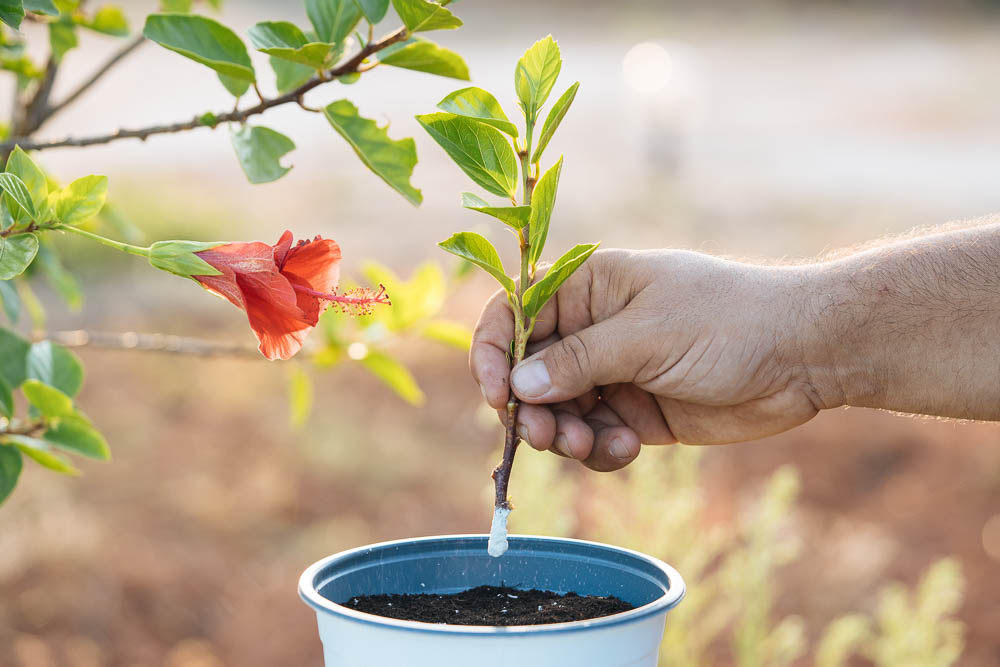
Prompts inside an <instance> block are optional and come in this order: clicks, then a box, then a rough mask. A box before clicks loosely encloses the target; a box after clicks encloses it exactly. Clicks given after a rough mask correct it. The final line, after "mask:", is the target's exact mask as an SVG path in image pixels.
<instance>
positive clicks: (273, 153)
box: [231, 125, 295, 184]
mask: <svg viewBox="0 0 1000 667" xmlns="http://www.w3.org/2000/svg"><path fill="white" fill-rule="evenodd" d="M231 136H232V141H233V148H234V149H236V157H237V158H239V160H240V166H242V167H243V172H244V173H245V174H246V175H247V180H249V181H250V182H251V183H254V184H257V183H270V182H271V181H276V180H278V179H279V178H281V177H282V176H284V175H285V174H287V173H288V171H289V170H290V169H291V167H283V166H282V165H281V162H280V159H281V157H282V156H283V155H285V154H286V153H289V152H290V151H291V150H292V149H294V148H295V144H294V143H293V142H292V140H291V139H289V138H288V137H286V136H285V135H283V134H281V133H280V132H275V131H274V130H272V129H271V128H268V127H251V126H249V125H244V126H243V127H241V128H240V129H239V130H237V131H236V132H233V133H232V134H231Z"/></svg>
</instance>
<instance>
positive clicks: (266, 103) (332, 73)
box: [0, 28, 409, 151]
mask: <svg viewBox="0 0 1000 667" xmlns="http://www.w3.org/2000/svg"><path fill="white" fill-rule="evenodd" d="M408 36H409V33H408V32H407V30H406V28H399V29H398V30H396V31H395V32H393V33H390V34H389V35H387V36H386V37H383V38H382V39H381V40H379V41H378V42H376V43H374V44H367V45H365V47H364V48H363V49H361V50H360V51H358V53H357V54H355V56H354V57H353V58H351V59H350V60H348V61H346V62H344V63H343V64H342V65H339V66H337V67H334V68H333V69H331V70H328V71H326V72H324V76H315V77H313V78H311V79H309V81H306V82H305V83H304V84H302V85H301V86H299V87H298V88H296V89H295V90H292V91H291V92H288V93H285V94H284V95H279V96H278V97H273V98H270V99H265V100H263V101H261V102H260V103H258V104H256V105H254V106H252V107H248V108H246V109H243V110H240V109H233V110H232V111H227V112H224V113H219V114H209V115H208V116H209V117H211V118H212V122H211V124H206V123H205V122H204V120H203V117H205V116H206V114H199V115H198V116H195V117H194V118H192V119H191V120H188V121H183V122H178V123H171V124H169V125H153V126H150V127H144V128H140V129H133V130H130V129H125V128H122V129H119V130H117V131H115V132H112V133H111V134H103V135H98V136H93V137H81V138H72V137H69V138H66V139H61V140H58V141H31V140H30V139H29V138H27V137H23V136H22V137H15V138H13V139H10V140H8V141H6V142H4V143H2V144H0V151H7V150H11V149H13V148H14V146H16V145H17V146H20V147H21V148H22V149H23V150H26V151H42V150H47V149H49V148H63V147H70V146H73V147H80V146H93V145H95V144H107V143H111V142H112V141H117V140H119V139H141V140H146V139H147V138H148V137H151V136H153V135H156V134H172V133H176V132H185V131H187V130H195V129H197V128H199V127H211V128H213V129H214V128H215V127H217V126H218V125H220V124H222V123H228V122H238V123H244V122H246V120H247V119H248V118H250V117H251V116H256V115H258V114H262V113H264V112H265V111H267V110H268V109H273V108H274V107H277V106H281V105H283V104H289V103H292V104H295V103H298V100H299V98H300V97H302V96H303V95H305V94H306V93H307V92H309V91H310V90H312V89H313V88H316V87H317V86H320V85H322V84H323V83H326V82H327V81H330V80H333V79H336V78H337V77H340V76H344V75H345V74H353V73H356V72H357V71H358V69H359V68H360V67H361V65H362V63H364V61H365V60H366V59H367V58H368V57H369V56H371V55H372V54H375V53H378V52H379V51H381V50H382V49H384V48H386V47H388V46H391V45H393V44H395V43H397V42H400V41H403V40H405V39H406V38H407V37H408Z"/></svg>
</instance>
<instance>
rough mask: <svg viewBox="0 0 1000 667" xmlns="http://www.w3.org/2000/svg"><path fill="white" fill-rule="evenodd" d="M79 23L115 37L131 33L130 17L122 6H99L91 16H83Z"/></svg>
mask: <svg viewBox="0 0 1000 667" xmlns="http://www.w3.org/2000/svg"><path fill="white" fill-rule="evenodd" d="M79 24H80V25H81V26H83V27H84V28H89V29H90V30H93V31H95V32H100V33H103V34H105V35H112V36H113V37H126V36H128V33H129V26H128V19H127V18H126V17H125V12H123V11H122V9H121V7H115V6H113V5H104V6H103V7H99V8H98V10H97V11H96V12H94V15H93V16H91V17H90V18H82V19H81V20H80V21H79Z"/></svg>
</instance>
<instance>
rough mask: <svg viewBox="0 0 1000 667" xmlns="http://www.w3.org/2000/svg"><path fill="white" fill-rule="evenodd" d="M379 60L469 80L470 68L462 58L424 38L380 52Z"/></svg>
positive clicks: (385, 63)
mask: <svg viewBox="0 0 1000 667" xmlns="http://www.w3.org/2000/svg"><path fill="white" fill-rule="evenodd" d="M378 60H379V62H380V63H382V64H383V65H392V66H393V67H402V68H403V69H411V70H415V71H417V72H427V73H428V74H437V75H438V76H447V77H450V78H452V79H460V80H462V81H468V80H469V67H468V65H466V64H465V61H464V60H462V56H460V55H458V54H457V53H455V52H454V51H451V50H449V49H446V48H444V47H443V46H438V45H437V44H435V43H434V42H432V41H430V40H428V39H423V38H422V37H412V38H410V39H408V40H406V41H405V42H400V43H399V44H393V45H392V46H390V47H389V48H387V49H384V50H382V51H380V52H379V54H378Z"/></svg>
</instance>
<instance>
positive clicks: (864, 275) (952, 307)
mask: <svg viewBox="0 0 1000 667" xmlns="http://www.w3.org/2000/svg"><path fill="white" fill-rule="evenodd" d="M808 271H809V273H810V275H811V283H812V285H813V288H812V289H811V290H810V293H811V297H810V298H811V299H812V304H811V307H810V309H809V311H810V313H811V318H812V321H813V324H814V328H813V331H814V332H815V333H814V335H813V336H812V338H813V341H812V344H811V346H810V347H811V350H810V353H809V356H810V361H809V365H810V367H811V373H812V375H813V377H814V384H815V386H816V390H817V392H818V394H819V396H820V400H821V402H822V404H823V405H824V407H833V406H836V405H854V406H862V407H874V408H883V409H888V410H895V411H900V412H910V413H916V414H927V415H939V416H945V417H955V418H964V419H985V420H1000V223H992V224H983V225H981V226H977V227H973V228H968V229H963V230H959V231H949V232H942V233H938V234H931V235H927V236H922V237H919V238H913V239H907V240H903V241H897V242H895V243H890V244H887V245H884V246H882V247H878V248H874V249H871V250H867V251H864V252H860V253H857V254H855V255H851V256H848V257H845V258H841V259H838V260H835V261H831V262H826V263H823V264H817V265H813V266H812V267H808Z"/></svg>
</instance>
